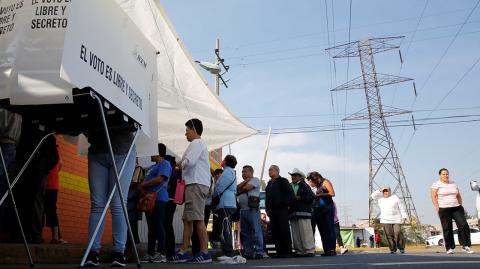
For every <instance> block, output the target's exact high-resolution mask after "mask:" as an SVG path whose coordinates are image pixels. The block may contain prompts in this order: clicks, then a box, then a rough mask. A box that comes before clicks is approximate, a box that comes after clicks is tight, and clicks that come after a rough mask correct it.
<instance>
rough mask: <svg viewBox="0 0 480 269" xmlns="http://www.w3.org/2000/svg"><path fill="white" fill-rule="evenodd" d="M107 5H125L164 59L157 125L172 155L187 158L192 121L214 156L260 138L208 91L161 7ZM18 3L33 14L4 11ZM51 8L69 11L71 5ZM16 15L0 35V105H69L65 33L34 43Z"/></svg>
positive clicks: (121, 0)
mask: <svg viewBox="0 0 480 269" xmlns="http://www.w3.org/2000/svg"><path fill="white" fill-rule="evenodd" d="M108 1H115V2H117V3H118V4H119V5H120V7H121V8H122V9H123V10H124V11H125V13H126V14H127V15H128V16H129V17H130V18H131V19H132V21H133V22H134V23H135V24H136V25H137V26H138V28H139V29H141V31H142V32H143V33H144V35H145V37H146V38H147V39H148V40H149V41H150V42H151V43H152V45H153V46H154V47H155V49H156V50H157V52H158V53H159V54H158V55H157V59H156V61H157V72H158V78H157V82H158V83H157V87H156V91H157V119H158V120H157V122H156V123H154V124H158V140H159V141H160V142H162V143H164V144H166V145H167V147H168V148H169V149H170V150H171V151H172V152H173V153H175V154H177V155H182V153H183V151H184V150H185V149H186V147H187V146H188V142H187V141H186V139H185V136H184V133H185V126H184V123H185V122H186V121H187V120H188V119H189V118H199V119H200V120H202V122H203V124H204V133H203V135H202V138H203V139H204V140H205V141H206V143H207V145H208V148H209V150H213V149H216V148H219V147H222V146H225V145H228V144H231V143H233V142H235V141H238V140H240V139H242V138H245V137H248V136H251V135H253V134H255V133H256V130H254V129H252V128H250V127H248V126H247V125H245V124H244V123H242V122H241V121H240V120H239V119H238V118H237V117H235V116H234V115H233V114H232V113H231V112H230V111H229V110H228V109H227V108H226V106H225V105H224V104H223V103H222V102H221V100H220V99H219V98H218V97H217V96H216V95H215V94H214V93H213V92H212V91H211V90H210V89H209V87H208V83H207V82H206V81H205V79H204V78H203V76H202V75H201V73H200V72H199V71H198V69H197V67H196V65H195V63H194V62H193V60H192V59H191V57H190V55H189V54H188V52H187V51H186V49H185V47H184V46H183V44H182V42H181V41H180V38H179V37H178V35H177V33H176V32H175V30H174V28H173V26H172V24H171V23H170V21H169V19H168V17H167V15H166V13H165V11H164V10H163V8H162V7H161V6H160V3H158V1H154V0H144V1H137V0H108ZM18 2H23V5H24V7H23V8H25V9H26V10H27V13H28V12H32V10H33V7H28V6H29V5H31V3H30V2H29V1H27V2H24V1H19V0H7V1H2V2H0V6H2V7H3V6H8V5H10V4H17V3H18ZM51 5H63V6H65V5H67V6H68V4H67V3H61V4H55V3H52V4H51ZM28 8H30V11H28ZM67 8H68V7H67ZM17 13H18V14H17V18H16V22H15V23H16V25H15V28H16V29H14V30H13V31H11V32H10V33H7V34H4V35H0V99H1V98H9V99H10V103H11V104H13V105H25V104H35V105H41V104H47V103H50V104H51V103H52V100H55V101H53V103H56V102H59V101H57V100H62V102H63V103H68V101H71V99H70V100H68V98H65V97H66V96H68V95H69V94H70V95H71V88H72V87H74V86H73V85H70V84H68V83H66V82H62V80H61V79H60V76H59V73H60V68H59V66H60V62H59V61H61V54H62V50H63V43H62V40H63V35H65V31H64V30H61V29H51V30H43V31H42V32H41V33H34V34H35V36H33V37H31V36H28V35H29V34H30V33H31V32H32V31H31V29H29V28H30V25H29V23H30V21H29V20H22V17H23V16H22V14H21V13H20V12H17ZM67 13H68V10H67ZM64 15H65V16H66V15H68V14H64ZM98 38H102V37H100V36H99V37H98ZM26 43H28V46H27V45H26ZM35 46H36V47H35ZM32 47H33V48H34V49H33V50H32ZM37 60H38V61H37ZM57 69H58V70H57ZM42 95H43V96H42ZM47 96H48V98H47ZM138 146H140V147H139V148H141V145H138Z"/></svg>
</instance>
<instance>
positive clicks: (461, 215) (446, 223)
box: [438, 206, 472, 250]
mask: <svg viewBox="0 0 480 269" xmlns="http://www.w3.org/2000/svg"><path fill="white" fill-rule="evenodd" d="M438 216H439V217H440V223H441V224H442V230H443V238H444V240H445V248H446V249H447V250H448V249H454V248H455V240H454V237H453V223H452V220H455V223H456V224H457V228H458V241H459V243H460V245H462V246H464V247H470V246H471V245H472V243H471V242H470V227H469V226H468V223H467V220H466V219H465V210H464V209H463V206H457V207H448V208H439V210H438Z"/></svg>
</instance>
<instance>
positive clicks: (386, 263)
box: [368, 261, 480, 266]
mask: <svg viewBox="0 0 480 269" xmlns="http://www.w3.org/2000/svg"><path fill="white" fill-rule="evenodd" d="M445 263H448V264H469V263H480V261H426V262H382V263H369V264H368V265H372V266H388V265H415V264H445Z"/></svg>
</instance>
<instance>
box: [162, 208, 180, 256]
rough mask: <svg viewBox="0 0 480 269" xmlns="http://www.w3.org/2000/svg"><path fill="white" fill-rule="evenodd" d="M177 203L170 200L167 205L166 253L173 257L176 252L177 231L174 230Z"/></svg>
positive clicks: (165, 224) (165, 223)
mask: <svg viewBox="0 0 480 269" xmlns="http://www.w3.org/2000/svg"><path fill="white" fill-rule="evenodd" d="M176 209H177V205H176V204H175V203H174V202H173V201H168V203H167V206H166V207H165V218H164V220H165V221H164V222H163V224H164V226H165V255H166V256H167V257H171V256H173V255H174V254H175V232H174V231H173V215H174V214H175V210H176Z"/></svg>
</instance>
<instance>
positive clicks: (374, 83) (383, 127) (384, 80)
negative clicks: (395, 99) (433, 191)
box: [327, 36, 418, 226]
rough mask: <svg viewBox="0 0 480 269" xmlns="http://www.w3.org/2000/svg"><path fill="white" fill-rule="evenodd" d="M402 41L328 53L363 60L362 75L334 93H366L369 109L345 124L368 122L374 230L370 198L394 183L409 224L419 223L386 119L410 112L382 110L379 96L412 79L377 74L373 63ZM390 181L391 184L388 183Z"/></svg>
mask: <svg viewBox="0 0 480 269" xmlns="http://www.w3.org/2000/svg"><path fill="white" fill-rule="evenodd" d="M401 38H403V36H402V37H386V38H371V39H365V40H361V41H355V42H351V43H348V44H344V45H339V46H335V47H332V48H328V49H327V52H328V53H329V54H330V55H331V56H332V57H333V58H346V57H359V58H360V65H361V68H362V75H361V76H360V77H357V78H354V79H352V80H350V81H348V82H347V83H345V84H343V85H340V86H338V87H336V88H334V89H332V91H342V90H353V89H364V90H365V95H366V97H367V109H364V110H362V111H359V112H357V113H355V114H353V115H351V116H348V117H346V118H345V119H343V120H363V119H368V120H369V127H370V128H369V130H370V147H369V148H370V150H369V183H368V190H369V197H368V221H369V224H370V225H372V226H373V220H374V219H375V218H376V216H377V214H378V207H377V206H375V205H374V203H373V200H372V199H371V198H370V194H372V192H373V191H375V190H376V189H378V188H379V187H380V186H382V185H383V184H384V183H385V182H392V181H393V183H394V184H395V185H394V186H395V187H394V188H392V190H393V191H392V193H395V194H396V195H397V196H398V197H399V198H400V199H401V200H402V201H403V203H404V205H405V208H406V210H407V213H408V217H409V222H410V224H416V223H417V222H418V215H417V211H416V209H415V205H414V203H413V200H412V196H411V194H410V190H409V189H408V186H407V181H406V180H405V175H404V174H403V170H402V166H401V165H400V159H399V158H398V154H397V151H396V149H395V146H394V144H393V140H392V137H391V135H390V131H389V129H388V125H387V121H386V118H387V117H389V116H393V115H400V114H404V113H409V112H410V111H406V110H401V109H397V108H392V107H386V106H382V99H381V96H380V86H385V85H390V84H395V83H400V82H405V81H409V80H412V79H411V78H405V77H399V76H392V75H386V74H380V73H377V71H376V69H375V62H374V59H373V55H374V54H376V53H380V52H384V51H388V50H392V49H398V48H400V47H399V46H398V45H395V44H392V42H393V41H396V40H398V39H401ZM400 56H401V55H400ZM388 179H390V180H389V181H388ZM382 183H383V184H382Z"/></svg>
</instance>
